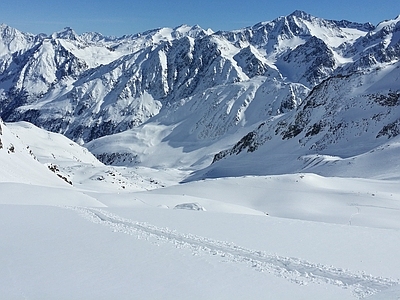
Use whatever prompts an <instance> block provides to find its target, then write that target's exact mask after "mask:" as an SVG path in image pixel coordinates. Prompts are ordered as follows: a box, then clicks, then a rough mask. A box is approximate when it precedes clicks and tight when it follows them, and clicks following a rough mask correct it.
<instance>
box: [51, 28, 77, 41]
mask: <svg viewBox="0 0 400 300" xmlns="http://www.w3.org/2000/svg"><path fill="white" fill-rule="evenodd" d="M51 37H52V38H53V39H68V40H72V41H78V40H80V38H79V36H78V35H77V34H76V32H75V31H74V30H73V29H72V28H71V27H65V28H64V29H63V30H61V31H58V32H54V33H53V34H52V35H51Z"/></svg>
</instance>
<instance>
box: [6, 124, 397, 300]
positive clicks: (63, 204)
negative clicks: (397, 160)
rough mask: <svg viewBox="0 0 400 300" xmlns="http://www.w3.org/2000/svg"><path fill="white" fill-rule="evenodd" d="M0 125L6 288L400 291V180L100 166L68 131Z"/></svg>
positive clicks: (29, 294) (238, 295)
mask: <svg viewBox="0 0 400 300" xmlns="http://www.w3.org/2000/svg"><path fill="white" fill-rule="evenodd" d="M0 126H1V128H2V131H1V132H2V133H1V135H0V139H1V141H2V144H3V147H2V149H0V162H1V166H2V168H1V170H0V179H1V181H0V191H1V194H0V226H1V228H2V230H1V231H0V240H1V246H0V264H1V266H2V268H1V269H0V291H1V297H2V298H3V299H54V298H57V299H111V298H113V299H266V298H267V299H369V298H368V297H371V298H370V299H381V300H383V299H385V300H386V299H398V297H400V288H399V283H400V275H399V271H398V270H400V256H399V255H398V249H400V236H399V230H400V221H399V220H400V184H399V183H400V182H399V180H379V179H362V178H338V177H322V176H318V175H315V174H311V173H298V174H287V175H274V176H242V177H236V178H218V179H207V180H201V181H194V182H190V183H186V184H178V183H177V182H178V181H181V180H182V179H183V178H185V177H187V175H188V174H187V173H185V172H184V171H178V170H174V169H167V168H161V167H159V168H153V169H150V168H144V167H141V168H138V167H110V166H105V165H103V164H101V163H100V162H98V161H97V160H96V159H95V158H94V157H93V155H92V154H90V153H89V152H88V151H87V150H86V149H85V148H82V147H80V146H79V145H77V144H75V143H73V142H72V141H70V140H68V139H66V138H65V137H62V136H61V135H58V134H54V133H48V132H46V131H43V130H41V129H39V128H37V127H35V126H33V125H31V124H28V123H15V124H11V123H10V124H3V123H0ZM16 135H17V136H18V137H17V136H16ZM11 144H12V145H13V146H14V147H13V151H10V149H11V148H10V145H11ZM27 145H29V148H27ZM30 151H31V153H30ZM161 159H162V158H160V160H161ZM51 165H57V167H58V168H57V169H58V170H59V171H56V173H58V174H60V175H62V176H64V177H66V178H68V179H69V180H70V181H71V182H72V186H71V185H70V184H68V183H67V182H65V181H64V180H62V178H59V176H57V175H56V174H55V173H54V172H52V171H51V170H49V169H48V167H47V166H51ZM326 168H330V166H329V165H327V166H326ZM363 172H368V170H363ZM367 175H368V174H366V176H365V177H368V176H367ZM174 208H175V209H174ZM177 208H184V209H177Z"/></svg>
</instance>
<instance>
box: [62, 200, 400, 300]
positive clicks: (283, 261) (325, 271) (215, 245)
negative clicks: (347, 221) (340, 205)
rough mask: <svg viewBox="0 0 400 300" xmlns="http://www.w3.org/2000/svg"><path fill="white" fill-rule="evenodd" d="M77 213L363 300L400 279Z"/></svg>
mask: <svg viewBox="0 0 400 300" xmlns="http://www.w3.org/2000/svg"><path fill="white" fill-rule="evenodd" d="M65 208H67V209H71V210H75V211H77V212H78V213H79V214H80V215H81V216H83V217H84V218H85V219H87V220H89V221H91V222H93V223H96V224H102V225H105V226H107V227H109V228H111V229H112V230H113V231H114V232H121V233H125V234H129V235H132V236H136V238H138V239H147V240H150V239H154V240H156V242H169V243H172V244H173V245H175V247H177V248H186V249H189V250H191V251H192V253H193V255H200V254H209V255H213V256H220V257H222V258H223V259H224V261H228V262H235V263H244V264H247V265H248V266H250V267H252V268H254V269H255V270H256V271H259V272H268V273H270V274H273V275H275V276H278V277H282V278H285V279H287V280H289V281H291V282H293V283H296V284H300V285H307V284H308V283H315V284H320V283H327V284H333V285H335V286H338V287H341V288H345V289H351V290H352V293H353V295H354V296H355V297H356V298H358V299H362V298H365V297H368V296H371V295H374V294H376V293H379V292H380V291H383V290H385V289H386V288H389V287H391V286H393V285H397V284H400V281H399V280H395V279H391V278H383V277H374V276H372V275H368V274H365V273H361V272H360V273H352V272H351V271H349V270H346V269H342V268H335V267H333V266H325V265H322V264H314V263H311V262H308V261H305V260H301V259H298V258H293V257H282V256H278V255H271V254H267V253H265V252H264V251H258V250H252V249H247V248H244V247H240V246H238V245H235V244H234V243H231V242H226V241H218V240H213V239H209V238H206V237H201V236H196V235H192V234H183V233H178V232H176V231H173V230H170V229H168V228H160V227H157V226H154V225H151V224H148V223H144V222H136V221H133V220H129V219H125V218H122V217H119V216H117V215H115V214H112V213H110V212H107V211H104V210H102V209H97V208H85V207H65Z"/></svg>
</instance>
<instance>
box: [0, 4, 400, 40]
mask: <svg viewBox="0 0 400 300" xmlns="http://www.w3.org/2000/svg"><path fill="white" fill-rule="evenodd" d="M5 2H6V4H3V5H2V6H1V9H0V23H5V24H7V25H9V26H12V27H15V28H17V29H19V30H21V31H24V32H31V33H35V34H37V33H41V32H43V33H47V34H50V33H52V32H55V31H59V30H62V29H63V28H64V27H72V28H73V29H74V30H75V31H76V32H77V33H78V34H81V33H83V32H88V31H97V32H100V33H102V34H104V35H114V36H122V35H124V34H134V33H137V32H143V31H145V30H148V29H154V28H158V27H176V26H179V25H181V24H188V25H195V24H198V25H200V26H201V27H203V28H205V29H207V28H211V29H213V30H214V31H218V30H232V29H239V28H242V27H246V26H251V25H254V24H256V23H258V22H261V21H270V20H273V19H275V18H277V17H279V16H284V15H288V14H290V13H291V12H293V11H295V10H297V9H298V10H304V11H306V12H308V13H310V14H312V15H314V16H317V17H321V18H325V19H334V20H343V19H345V20H349V21H356V22H362V23H364V22H371V23H373V24H377V23H378V22H380V21H383V20H387V19H393V18H395V17H396V16H397V15H399V14H400V1H399V0H379V1H378V0H374V1H371V0H339V1H334V0H331V1H327V0H320V1H311V0H309V1H296V0H273V1H260V0H220V1H218V0H202V1H200V0H196V1H193V0H187V1H178V0H170V1H162V0H144V1H137V0H113V1H108V0H97V1H96V0H85V1H82V0H79V1H78V0H67V1H50V0H10V1H5Z"/></svg>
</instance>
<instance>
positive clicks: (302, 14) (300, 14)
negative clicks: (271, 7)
mask: <svg viewBox="0 0 400 300" xmlns="http://www.w3.org/2000/svg"><path fill="white" fill-rule="evenodd" d="M289 16H293V17H298V18H302V19H309V18H310V17H311V15H310V14H308V13H306V12H305V11H302V10H295V11H294V12H292V13H291V14H290V15H289Z"/></svg>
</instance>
